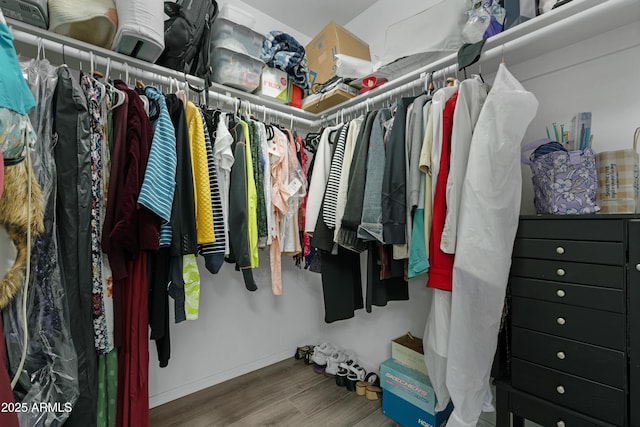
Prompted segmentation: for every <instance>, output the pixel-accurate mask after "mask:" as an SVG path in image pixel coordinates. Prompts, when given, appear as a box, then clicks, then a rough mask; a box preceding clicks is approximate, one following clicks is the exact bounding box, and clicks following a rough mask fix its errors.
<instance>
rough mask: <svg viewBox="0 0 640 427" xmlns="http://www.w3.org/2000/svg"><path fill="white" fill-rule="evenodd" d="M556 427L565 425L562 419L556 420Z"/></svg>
mask: <svg viewBox="0 0 640 427" xmlns="http://www.w3.org/2000/svg"><path fill="white" fill-rule="evenodd" d="M556 425H557V426H558V427H566V426H565V423H564V421H562V420H560V421H558V424H556Z"/></svg>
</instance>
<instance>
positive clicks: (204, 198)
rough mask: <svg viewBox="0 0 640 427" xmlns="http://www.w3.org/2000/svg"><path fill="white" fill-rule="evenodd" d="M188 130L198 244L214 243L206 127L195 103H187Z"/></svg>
mask: <svg viewBox="0 0 640 427" xmlns="http://www.w3.org/2000/svg"><path fill="white" fill-rule="evenodd" d="M186 117H187V128H188V129H189V148H190V150H191V151H190V153H191V168H192V175H193V184H194V185H193V189H194V194H195V208H196V234H197V236H198V244H203V243H214V242H215V240H216V238H215V233H214V231H213V212H212V211H211V190H210V189H209V166H208V163H207V148H206V143H205V139H204V127H203V125H202V118H201V116H200V111H199V110H198V107H196V106H195V105H194V104H193V102H191V101H189V102H187V108H186Z"/></svg>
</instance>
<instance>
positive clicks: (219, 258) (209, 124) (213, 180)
mask: <svg viewBox="0 0 640 427" xmlns="http://www.w3.org/2000/svg"><path fill="white" fill-rule="evenodd" d="M200 116H201V118H202V124H203V126H204V139H205V145H206V148H207V166H208V168H209V190H210V192H211V212H212V214H213V230H214V234H215V239H216V241H215V242H214V243H208V244H204V245H200V246H199V247H198V253H199V254H200V255H202V256H203V257H204V261H205V266H206V268H207V270H209V272H211V273H212V274H216V273H218V271H220V268H221V267H222V264H224V251H225V246H226V244H227V236H226V234H225V226H224V214H223V212H222V209H223V208H222V198H221V194H220V182H219V180H218V170H217V168H216V161H215V156H214V154H213V143H212V140H213V138H215V134H213V135H212V133H211V129H215V128H216V126H217V123H214V120H215V119H214V117H210V118H211V119H212V120H207V116H206V115H205V114H204V112H203V111H200ZM217 117H218V119H219V118H220V115H217Z"/></svg>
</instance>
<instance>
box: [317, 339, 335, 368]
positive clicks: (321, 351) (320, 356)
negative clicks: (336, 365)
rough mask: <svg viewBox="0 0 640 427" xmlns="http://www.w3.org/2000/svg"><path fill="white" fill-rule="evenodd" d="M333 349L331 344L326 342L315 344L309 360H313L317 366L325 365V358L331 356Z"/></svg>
mask: <svg viewBox="0 0 640 427" xmlns="http://www.w3.org/2000/svg"><path fill="white" fill-rule="evenodd" d="M335 350H336V349H335V348H334V347H333V346H332V345H331V344H329V343H326V342H325V343H322V344H320V345H317V346H316V347H315V348H314V349H313V356H312V357H311V360H313V363H315V364H316V365H318V366H325V365H326V364H327V359H328V358H329V357H331V354H332V353H333V352H334V351H335Z"/></svg>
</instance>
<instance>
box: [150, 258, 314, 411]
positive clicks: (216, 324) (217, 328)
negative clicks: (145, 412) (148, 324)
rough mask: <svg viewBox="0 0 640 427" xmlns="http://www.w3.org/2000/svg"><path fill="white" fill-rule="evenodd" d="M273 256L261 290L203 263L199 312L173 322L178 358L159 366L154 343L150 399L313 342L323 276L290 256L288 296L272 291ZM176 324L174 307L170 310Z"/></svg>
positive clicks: (265, 264)
mask: <svg viewBox="0 0 640 427" xmlns="http://www.w3.org/2000/svg"><path fill="white" fill-rule="evenodd" d="M267 255H268V254H267V253H262V252H261V253H260V268H259V269H257V270H254V277H255V279H256V283H257V284H258V290H257V291H256V292H249V291H247V290H246V289H245V286H244V282H243V280H242V274H241V273H240V272H237V271H235V269H234V266H233V265H232V264H225V265H224V266H223V267H222V270H221V271H220V272H219V273H218V274H217V275H212V274H210V273H209V272H208V271H207V270H206V269H205V267H204V263H203V262H202V259H201V258H198V266H199V270H200V277H201V285H200V289H201V290H200V315H199V318H198V320H196V321H186V322H182V323H180V324H177V325H176V324H173V320H172V325H171V328H170V330H171V359H170V360H169V366H168V367H166V368H160V367H159V366H158V362H157V352H156V349H155V344H154V343H153V342H151V343H150V347H149V351H150V367H149V395H150V403H151V406H156V405H159V404H162V403H166V402H168V401H171V400H174V399H176V398H179V397H182V396H185V395H187V394H190V393H193V392H195V391H197V390H200V389H202V388H206V387H209V386H211V385H214V384H217V383H220V382H222V381H226V380H228V379H231V378H234V377H236V376H239V375H242V374H245V373H247V372H251V371H253V370H255V369H259V368H261V367H264V366H268V365H270V364H273V363H275V362H278V361H280V360H283V359H286V358H288V357H292V356H293V354H294V352H295V349H296V347H297V346H302V345H305V344H311V343H314V342H315V341H316V340H317V339H318V337H317V334H318V330H319V325H320V323H321V322H322V319H323V317H324V312H323V311H322V288H321V284H320V276H319V275H318V274H316V273H311V272H309V271H305V270H300V269H298V268H297V267H295V265H294V262H293V259H292V258H290V257H287V258H285V257H283V259H282V264H283V266H282V270H283V295H282V296H279V297H275V296H273V295H272V293H271V273H270V269H269V257H268V256H267ZM171 313H172V314H171V318H172V319H173V307H171Z"/></svg>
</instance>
